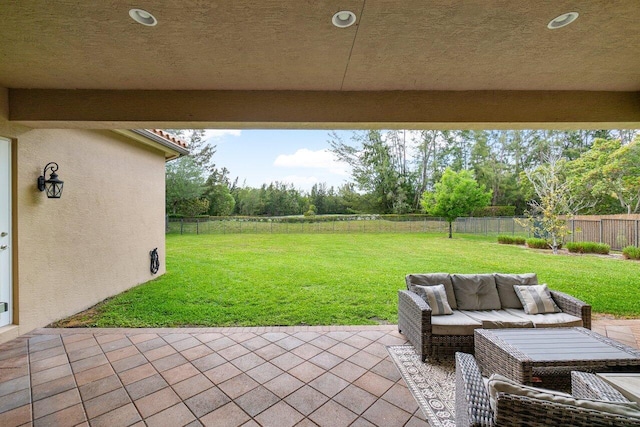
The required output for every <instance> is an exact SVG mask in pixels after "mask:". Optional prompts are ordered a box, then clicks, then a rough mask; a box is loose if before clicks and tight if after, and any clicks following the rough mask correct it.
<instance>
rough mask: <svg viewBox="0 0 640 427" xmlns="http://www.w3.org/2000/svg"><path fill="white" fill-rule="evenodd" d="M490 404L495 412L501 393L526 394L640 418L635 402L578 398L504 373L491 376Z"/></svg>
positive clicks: (558, 402) (574, 405) (554, 401)
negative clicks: (525, 383)
mask: <svg viewBox="0 0 640 427" xmlns="http://www.w3.org/2000/svg"><path fill="white" fill-rule="evenodd" d="M488 391H489V405H490V406H491V409H493V412H494V413H496V414H497V413H498V412H499V411H500V396H499V394H500V393H505V394H512V395H517V396H526V397H530V398H533V399H538V400H545V401H548V402H553V403H557V404H561V405H567V406H573V407H578V408H584V409H589V410H594V411H599V412H606V413H610V414H616V415H622V416H625V417H631V418H640V407H639V406H638V404H636V403H635V402H633V403H632V402H615V403H612V402H604V401H601V400H590V399H576V398H574V397H573V396H571V395H567V394H566V393H560V392H557V391H554V390H546V389H541V388H536V387H529V386H525V385H522V384H519V383H517V382H515V381H512V380H510V379H508V378H506V377H503V376H502V375H498V374H493V375H491V377H490V378H489V384H488Z"/></svg>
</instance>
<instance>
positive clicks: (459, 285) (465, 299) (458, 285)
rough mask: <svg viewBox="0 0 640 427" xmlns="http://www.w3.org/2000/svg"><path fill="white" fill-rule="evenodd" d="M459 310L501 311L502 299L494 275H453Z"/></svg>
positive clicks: (452, 280)
mask: <svg viewBox="0 0 640 427" xmlns="http://www.w3.org/2000/svg"><path fill="white" fill-rule="evenodd" d="M451 282H452V283H453V291H454V292H455V295H456V305H457V307H458V309H459V310H499V309H500V308H501V306H500V297H499V296H498V289H497V288H496V280H495V278H494V277H493V274H452V275H451Z"/></svg>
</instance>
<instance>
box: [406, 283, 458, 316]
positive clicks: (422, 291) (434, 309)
mask: <svg viewBox="0 0 640 427" xmlns="http://www.w3.org/2000/svg"><path fill="white" fill-rule="evenodd" d="M415 290H416V293H417V294H418V295H420V296H421V297H422V299H424V300H425V301H426V302H427V304H429V306H430V307H431V315H432V316H440V315H443V314H453V311H451V306H450V305H449V302H447V292H446V291H445V289H444V285H435V286H421V285H415Z"/></svg>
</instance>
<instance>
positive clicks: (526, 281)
mask: <svg viewBox="0 0 640 427" xmlns="http://www.w3.org/2000/svg"><path fill="white" fill-rule="evenodd" d="M493 277H495V279H496V288H498V295H499V296H500V305H501V306H502V308H522V303H521V302H520V298H518V295H516V291H515V289H513V286H514V285H537V284H538V276H537V275H536V273H526V274H500V273H495V274H494V275H493Z"/></svg>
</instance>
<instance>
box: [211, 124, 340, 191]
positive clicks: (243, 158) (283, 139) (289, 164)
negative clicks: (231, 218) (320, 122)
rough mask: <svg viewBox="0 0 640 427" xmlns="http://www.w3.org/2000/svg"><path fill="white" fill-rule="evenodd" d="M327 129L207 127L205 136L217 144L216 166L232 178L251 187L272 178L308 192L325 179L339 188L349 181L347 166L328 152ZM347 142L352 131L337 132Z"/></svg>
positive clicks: (330, 184) (269, 180) (271, 180)
mask: <svg viewBox="0 0 640 427" xmlns="http://www.w3.org/2000/svg"><path fill="white" fill-rule="evenodd" d="M330 132H331V131H328V130H230V129H208V130H207V133H206V134H205V138H207V141H208V142H209V143H211V144H214V145H216V146H217V151H216V154H215V156H214V159H215V163H216V166H217V167H218V168H222V167H226V168H227V169H229V171H230V176H231V179H235V177H239V180H238V182H239V184H240V185H242V184H243V182H245V181H246V185H248V186H250V187H259V186H261V185H262V184H263V183H270V182H274V181H280V182H287V183H291V184H293V185H294V186H295V187H296V188H298V189H301V190H305V191H309V190H310V189H311V187H312V186H313V184H315V183H320V182H326V183H327V184H328V185H329V186H334V187H336V188H337V187H338V186H340V185H342V184H344V183H345V182H346V181H348V180H349V167H348V166H347V165H346V164H344V163H341V162H338V161H337V160H336V159H335V156H334V155H333V153H331V152H329V143H328V141H329V139H330V136H329V134H330ZM338 134H340V135H341V137H342V139H343V140H344V141H345V142H347V141H348V140H349V138H350V137H351V134H352V133H351V131H338Z"/></svg>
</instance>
